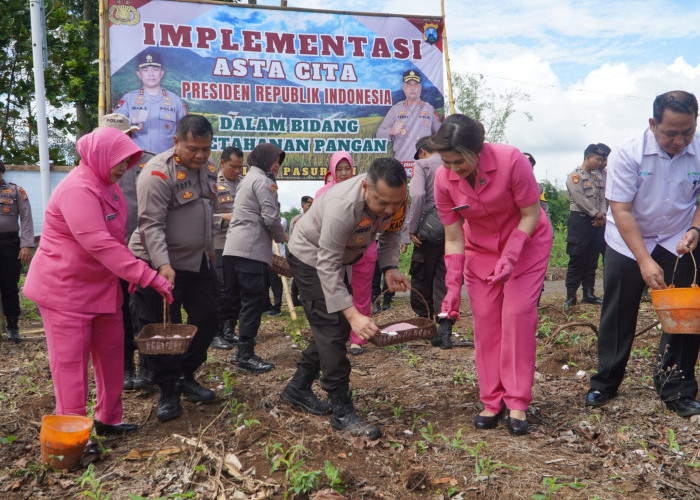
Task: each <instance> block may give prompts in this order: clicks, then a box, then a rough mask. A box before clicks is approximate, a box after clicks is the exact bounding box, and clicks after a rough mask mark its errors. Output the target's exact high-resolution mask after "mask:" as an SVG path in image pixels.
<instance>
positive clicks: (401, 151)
mask: <svg viewBox="0 0 700 500" xmlns="http://www.w3.org/2000/svg"><path fill="white" fill-rule="evenodd" d="M401 88H402V89H403V93H404V94H405V95H406V100H404V101H401V102H399V103H398V104H395V105H394V106H393V107H392V108H391V109H390V110H389V112H388V113H387V114H386V116H385V117H384V120H383V121H382V123H381V125H379V128H378V129H377V137H378V138H380V139H389V141H390V142H392V143H393V144H394V158H396V159H397V160H399V161H401V162H404V161H410V162H412V161H413V155H414V154H415V152H416V141H417V140H418V139H420V138H421V137H424V136H426V135H432V134H433V133H434V132H437V130H438V129H439V128H440V119H439V118H438V115H437V113H436V112H435V108H433V107H432V106H431V105H430V104H428V103H427V102H424V101H421V99H420V94H421V91H422V90H423V86H422V85H421V76H420V73H418V72H417V71H414V70H412V69H410V70H408V71H406V72H405V73H404V74H403V85H402V87H401Z"/></svg>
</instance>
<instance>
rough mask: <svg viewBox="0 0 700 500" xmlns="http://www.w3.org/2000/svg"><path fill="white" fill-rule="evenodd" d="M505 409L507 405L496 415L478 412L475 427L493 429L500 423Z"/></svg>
mask: <svg viewBox="0 0 700 500" xmlns="http://www.w3.org/2000/svg"><path fill="white" fill-rule="evenodd" d="M505 411H506V407H505V406H504V407H503V408H501V411H499V412H498V413H497V414H496V415H491V416H485V415H479V414H478V413H477V414H476V415H475V416H474V427H475V428H476V429H493V428H494V427H496V426H497V425H498V422H499V420H501V418H503V413H504V412H505Z"/></svg>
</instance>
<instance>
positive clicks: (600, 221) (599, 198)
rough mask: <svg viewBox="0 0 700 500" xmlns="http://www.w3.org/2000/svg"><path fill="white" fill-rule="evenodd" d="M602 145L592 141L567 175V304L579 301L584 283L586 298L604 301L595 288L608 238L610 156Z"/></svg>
mask: <svg viewBox="0 0 700 500" xmlns="http://www.w3.org/2000/svg"><path fill="white" fill-rule="evenodd" d="M601 146H602V145H598V144H590V145H588V147H587V148H586V150H585V151H584V153H583V158H584V159H583V164H582V165H581V166H580V167H579V168H576V169H575V170H574V171H573V172H571V174H569V176H568V177H567V179H566V187H567V189H568V190H569V209H570V213H569V220H568V223H567V226H568V230H567V236H566V243H567V245H566V253H567V254H568V255H569V266H568V268H567V270H566V281H565V283H566V301H565V302H564V307H569V306H573V305H576V291H577V290H578V287H579V285H581V284H582V285H583V299H582V302H585V303H587V304H596V305H600V304H602V303H603V301H602V300H601V299H600V298H598V297H596V296H595V294H594V293H593V292H594V286H595V271H596V269H597V267H598V254H599V253H600V252H601V249H602V248H603V245H604V241H605V240H604V238H605V212H606V206H605V182H604V181H603V176H602V175H601V173H600V169H601V167H602V165H603V163H604V162H605V159H606V157H607V154H606V150H605V149H603V148H602V147H601Z"/></svg>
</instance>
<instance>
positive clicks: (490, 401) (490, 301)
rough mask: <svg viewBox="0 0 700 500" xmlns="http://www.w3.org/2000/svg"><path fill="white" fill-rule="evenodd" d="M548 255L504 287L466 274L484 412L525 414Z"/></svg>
mask: <svg viewBox="0 0 700 500" xmlns="http://www.w3.org/2000/svg"><path fill="white" fill-rule="evenodd" d="M548 261H549V255H547V256H546V257H545V258H543V259H541V260H540V261H539V262H535V263H533V264H532V265H528V266H527V269H526V270H524V271H523V272H521V273H517V274H516V275H515V276H511V277H510V279H508V281H506V282H505V283H503V284H502V285H495V286H494V285H489V284H487V283H486V282H485V281H483V280H481V279H480V278H479V277H477V276H476V275H474V274H472V273H470V272H468V271H467V272H466V273H465V276H464V278H465V282H466V285H467V292H468V293H469V303H470V305H471V308H472V312H473V315H474V350H475V357H476V371H477V375H478V376H479V399H481V402H482V403H483V404H484V409H485V410H488V411H490V412H492V413H494V414H495V413H498V412H499V411H500V410H501V408H502V407H503V403H504V402H505V405H506V407H507V408H508V409H511V410H523V411H527V409H528V406H529V405H530V401H532V381H533V378H534V375H535V353H536V349H537V347H536V343H535V335H536V333H537V297H538V296H539V294H540V290H541V289H542V283H543V281H544V275H545V272H546V270H547V263H548Z"/></svg>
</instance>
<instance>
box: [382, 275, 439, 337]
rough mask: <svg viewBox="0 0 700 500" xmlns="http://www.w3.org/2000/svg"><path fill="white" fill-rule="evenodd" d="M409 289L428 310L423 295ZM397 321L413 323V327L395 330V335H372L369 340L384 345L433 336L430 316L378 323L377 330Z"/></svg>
mask: <svg viewBox="0 0 700 500" xmlns="http://www.w3.org/2000/svg"><path fill="white" fill-rule="evenodd" d="M409 289H410V290H412V291H414V292H415V293H416V294H417V295H418V297H420V299H421V300H422V301H423V304H425V310H426V311H429V310H430V309H429V308H428V303H427V302H426V300H425V297H423V295H422V294H421V293H420V292H419V291H418V290H416V289H415V288H410V287H409ZM387 291H388V290H387ZM387 291H385V292H383V293H381V294H380V295H379V297H377V298H376V299H375V301H374V303H373V305H374V304H376V303H377V301H379V299H381V298H382V295H384V294H385V293H386V292H387ZM398 323H408V324H410V325H413V328H408V329H406V330H399V331H397V332H394V333H395V335H390V334H388V333H379V334H377V335H375V336H374V337H371V338H370V339H369V341H370V342H372V343H373V344H375V345H377V346H379V347H384V346H387V345H393V344H402V343H403V342H410V341H412V340H427V339H431V338H433V337H434V336H435V322H434V321H433V320H432V319H430V318H421V317H418V318H411V319H404V320H400V321H393V322H391V323H385V324H382V325H378V326H379V330H380V331H384V330H386V329H387V327H390V326H392V325H396V324H398Z"/></svg>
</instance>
